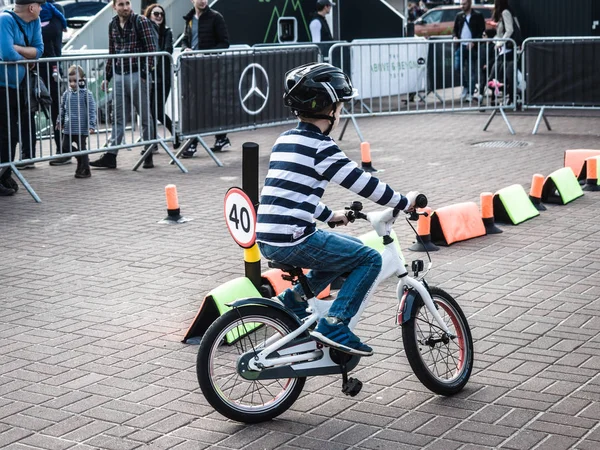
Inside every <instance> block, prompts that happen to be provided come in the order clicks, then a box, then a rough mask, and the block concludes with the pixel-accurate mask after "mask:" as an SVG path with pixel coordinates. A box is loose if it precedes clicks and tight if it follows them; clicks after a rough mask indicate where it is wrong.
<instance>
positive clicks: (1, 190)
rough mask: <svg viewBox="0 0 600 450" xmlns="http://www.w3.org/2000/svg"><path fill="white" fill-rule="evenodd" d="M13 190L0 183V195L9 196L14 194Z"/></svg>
mask: <svg viewBox="0 0 600 450" xmlns="http://www.w3.org/2000/svg"><path fill="white" fill-rule="evenodd" d="M14 193H15V190H14V189H10V188H7V187H5V186H4V184H2V183H0V197H9V196H11V195H14Z"/></svg>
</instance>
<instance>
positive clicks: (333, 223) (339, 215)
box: [327, 210, 348, 228]
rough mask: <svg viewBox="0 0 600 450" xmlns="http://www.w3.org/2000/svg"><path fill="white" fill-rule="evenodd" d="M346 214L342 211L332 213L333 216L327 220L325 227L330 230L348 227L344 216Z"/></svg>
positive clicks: (346, 217)
mask: <svg viewBox="0 0 600 450" xmlns="http://www.w3.org/2000/svg"><path fill="white" fill-rule="evenodd" d="M346 212H347V211H344V210H341V211H334V212H333V216H331V219H329V221H328V222H327V225H329V226H330V227H331V228H333V227H339V226H342V225H344V226H346V225H348V216H347V215H346Z"/></svg>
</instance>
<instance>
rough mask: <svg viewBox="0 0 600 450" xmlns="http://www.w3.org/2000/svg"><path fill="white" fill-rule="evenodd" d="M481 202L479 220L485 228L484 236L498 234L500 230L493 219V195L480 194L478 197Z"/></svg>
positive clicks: (488, 193)
mask: <svg viewBox="0 0 600 450" xmlns="http://www.w3.org/2000/svg"><path fill="white" fill-rule="evenodd" d="M479 200H480V202H481V220H483V226H485V234H499V233H502V230H501V229H500V228H498V227H497V226H496V221H495V219H494V194H492V193H491V192H482V193H481V195H480V196H479Z"/></svg>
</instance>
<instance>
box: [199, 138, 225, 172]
mask: <svg viewBox="0 0 600 450" xmlns="http://www.w3.org/2000/svg"><path fill="white" fill-rule="evenodd" d="M198 142H199V143H200V145H202V147H204V150H206V153H208V156H210V157H211V158H212V159H213V161H214V162H215V164H216V165H217V166H219V167H223V163H222V162H221V161H220V160H219V158H217V157H216V156H215V154H214V153H213V151H212V150H211V149H210V147H209V146H208V145H207V144H206V142H204V139H202V138H201V137H200V136H198Z"/></svg>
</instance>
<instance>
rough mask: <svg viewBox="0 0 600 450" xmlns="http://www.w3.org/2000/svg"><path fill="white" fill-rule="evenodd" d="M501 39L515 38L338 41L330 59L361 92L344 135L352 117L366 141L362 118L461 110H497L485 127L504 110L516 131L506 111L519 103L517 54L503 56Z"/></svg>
mask: <svg viewBox="0 0 600 450" xmlns="http://www.w3.org/2000/svg"><path fill="white" fill-rule="evenodd" d="M498 42H502V43H505V45H506V43H510V44H512V45H513V46H514V42H513V41H512V40H511V39H469V40H453V39H448V38H443V39H435V38H434V39H423V38H408V39H407V38H402V39H369V40H355V41H352V42H348V43H338V44H335V45H333V46H332V47H331V48H330V50H329V62H330V63H331V64H333V65H335V66H337V67H340V68H341V69H342V70H344V72H346V73H347V74H348V75H349V76H350V78H351V79H352V83H353V85H354V87H356V88H357V89H358V92H359V97H358V98H357V100H356V101H355V102H353V103H352V104H351V105H350V106H349V107H348V108H347V109H346V113H347V114H346V118H347V120H346V123H345V124H344V128H343V129H342V136H343V133H344V131H345V129H346V127H347V125H348V123H349V121H352V123H353V124H354V127H355V128H356V131H357V133H358V134H359V137H360V138H361V140H362V136H361V133H360V130H359V129H358V125H357V123H356V118H357V117H366V116H378V115H393V114H420V113H439V112H458V111H492V116H491V117H490V119H489V120H488V123H487V124H486V126H485V127H484V130H485V129H487V127H488V126H489V123H490V122H491V120H492V119H493V117H494V115H495V114H496V113H497V112H498V111H500V112H501V114H502V116H503V118H504V120H505V122H506V124H507V126H508V128H509V130H510V132H511V133H513V134H514V130H513V129H512V127H511V125H510V123H509V121H508V118H507V117H506V114H505V113H504V110H506V109H515V105H516V102H515V101H513V99H515V98H516V97H517V89H516V84H515V83H512V89H511V91H512V92H507V89H506V86H507V84H508V85H511V81H512V80H514V79H516V76H517V75H516V74H517V64H516V59H517V54H516V53H515V52H514V51H513V52H508V53H504V54H498V52H497V51H496V50H495V48H494V45H495V44H496V43H498ZM463 44H464V46H463ZM459 49H460V50H459ZM505 68H506V70H505ZM490 82H492V83H491V84H490ZM507 99H510V101H511V103H512V104H509V103H508V101H507ZM340 139H341V137H340Z"/></svg>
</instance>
